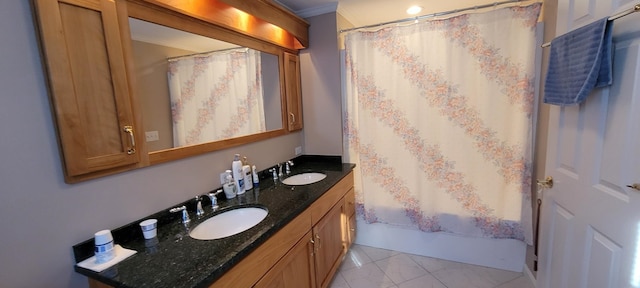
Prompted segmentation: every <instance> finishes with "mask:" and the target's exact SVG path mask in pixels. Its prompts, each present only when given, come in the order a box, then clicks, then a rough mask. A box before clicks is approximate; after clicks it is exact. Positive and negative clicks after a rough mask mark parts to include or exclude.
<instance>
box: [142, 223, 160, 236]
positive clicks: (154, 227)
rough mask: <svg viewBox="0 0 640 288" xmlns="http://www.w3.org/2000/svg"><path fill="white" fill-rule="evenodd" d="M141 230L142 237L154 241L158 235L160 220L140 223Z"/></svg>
mask: <svg viewBox="0 0 640 288" xmlns="http://www.w3.org/2000/svg"><path fill="white" fill-rule="evenodd" d="M140 229H142V235H144V239H153V238H155V237H156V235H158V220H156V219H147V220H144V221H142V222H140Z"/></svg>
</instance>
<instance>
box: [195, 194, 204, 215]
mask: <svg viewBox="0 0 640 288" xmlns="http://www.w3.org/2000/svg"><path fill="white" fill-rule="evenodd" d="M196 202H197V204H196V215H197V216H198V217H201V216H202V215H204V209H202V196H196Z"/></svg>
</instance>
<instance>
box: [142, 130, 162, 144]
mask: <svg viewBox="0 0 640 288" xmlns="http://www.w3.org/2000/svg"><path fill="white" fill-rule="evenodd" d="M144 136H145V137H146V138H147V142H153V141H158V140H160V137H158V131H147V132H144Z"/></svg>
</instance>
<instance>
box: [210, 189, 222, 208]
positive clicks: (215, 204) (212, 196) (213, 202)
mask: <svg viewBox="0 0 640 288" xmlns="http://www.w3.org/2000/svg"><path fill="white" fill-rule="evenodd" d="M220 193H222V189H218V191H216V192H215V193H214V192H209V194H207V196H209V199H211V210H213V211H216V210H218V208H219V207H220V206H218V198H217V197H216V196H217V195H218V194H220Z"/></svg>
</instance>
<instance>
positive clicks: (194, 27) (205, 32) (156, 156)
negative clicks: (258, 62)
mask: <svg viewBox="0 0 640 288" xmlns="http://www.w3.org/2000/svg"><path fill="white" fill-rule="evenodd" d="M127 10H128V11H127V12H128V17H131V18H136V19H139V20H142V21H147V22H151V23H154V24H158V25H163V26H167V27H171V28H174V29H178V30H182V31H186V32H190V33H194V34H198V35H202V36H205V37H209V38H213V39H217V40H221V41H226V42H229V43H233V44H236V45H239V46H244V47H248V48H251V49H255V50H258V51H261V52H266V53H269V54H273V55H276V56H277V57H278V67H279V77H280V107H281V109H280V110H281V117H280V118H281V121H282V128H281V129H277V130H271V131H266V132H261V133H256V134H251V135H245V136H240V137H235V138H229V139H223V140H219V141H214V142H207V143H202V144H196V145H191V146H182V147H176V148H170V149H165V150H159V151H153V152H148V157H149V159H148V160H149V164H150V165H154V164H159V163H164V162H168V161H172V160H177V159H183V158H186V157H191V156H196V155H201V154H204V153H208V152H213V151H218V150H222V149H227V148H230V147H235V146H239V145H243V144H248V143H253V142H256V141H261V140H266V139H270V138H273V137H278V136H282V135H286V134H288V133H289V131H288V129H287V125H286V124H287V105H286V91H285V89H286V87H285V83H284V81H285V79H284V78H285V73H284V52H289V53H291V52H293V53H295V54H297V51H296V50H291V49H286V48H284V47H280V46H277V45H275V44H271V43H269V42H265V41H263V40H259V39H256V38H253V37H250V36H247V35H244V34H242V33H239V32H236V31H232V30H229V29H226V28H224V27H221V26H217V25H215V24H212V23H209V22H206V21H202V20H199V19H195V18H192V17H189V16H187V15H184V14H181V13H178V12H175V11H172V10H169V9H166V8H162V7H157V6H153V5H152V4H148V3H144V4H143V3H138V2H134V1H127ZM127 25H128V24H127ZM127 30H128V27H127ZM129 36H130V35H129ZM128 41H129V42H130V41H131V37H129V40H128ZM125 46H129V47H131V45H125ZM127 49H130V48H127ZM129 54H130V55H132V54H131V53H129ZM128 62H129V63H131V65H133V59H131V61H128ZM132 85H135V83H134V84H132ZM137 110H138V111H140V110H139V109H137ZM140 116H141V117H139V119H142V118H143V117H142V115H140ZM144 150H146V149H144Z"/></svg>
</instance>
